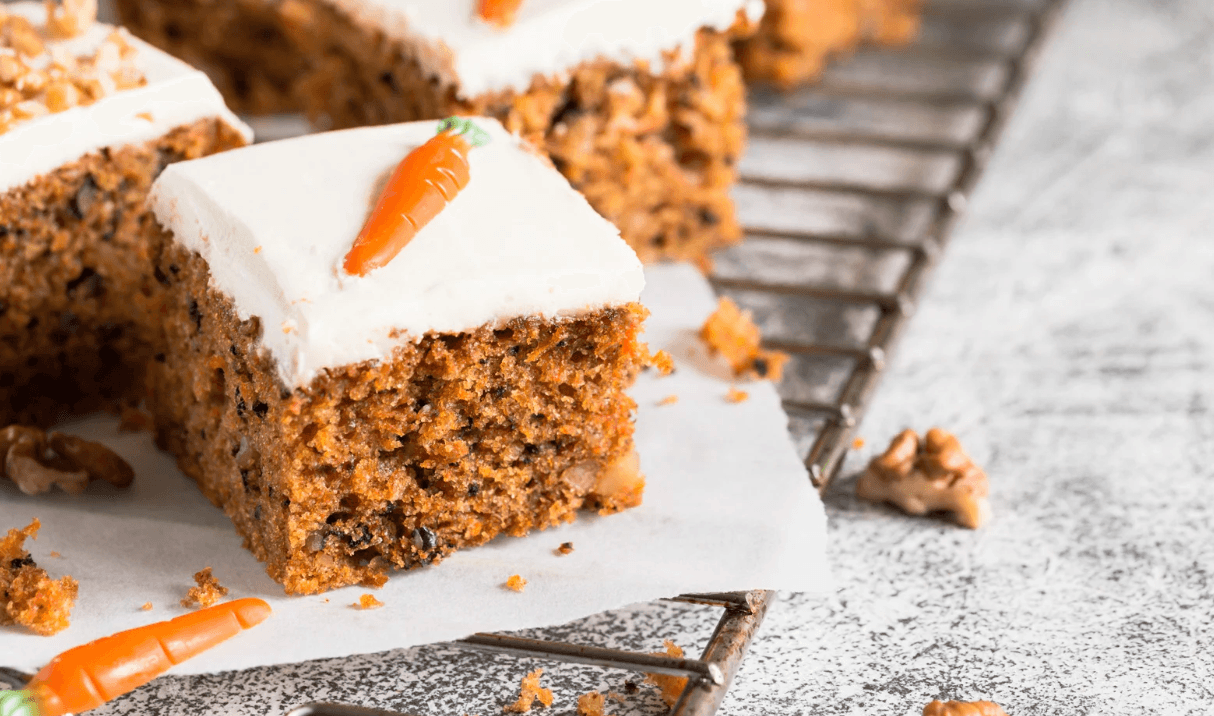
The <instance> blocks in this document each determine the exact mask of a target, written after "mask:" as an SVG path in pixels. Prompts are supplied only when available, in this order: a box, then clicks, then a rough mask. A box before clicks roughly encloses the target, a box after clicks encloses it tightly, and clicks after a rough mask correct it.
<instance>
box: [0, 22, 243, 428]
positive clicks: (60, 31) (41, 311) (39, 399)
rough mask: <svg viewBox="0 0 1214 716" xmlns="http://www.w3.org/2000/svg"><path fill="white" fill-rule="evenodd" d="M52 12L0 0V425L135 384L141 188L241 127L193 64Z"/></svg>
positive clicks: (145, 323) (44, 418)
mask: <svg viewBox="0 0 1214 716" xmlns="http://www.w3.org/2000/svg"><path fill="white" fill-rule="evenodd" d="M67 12H68V11H67V10H66V9H65V8H64V7H62V6H60V7H58V8H57V10H56V14H55V15H54V16H53V17H52V18H51V19H50V22H49V23H48V17H47V11H46V8H45V6H44V5H43V4H42V3H41V2H37V3H35V2H19V3H14V4H8V5H0V426H3V425H7V424H9V423H13V422H22V423H39V424H46V423H49V422H51V421H53V420H54V419H55V418H57V417H59V416H61V415H62V414H64V413H66V412H79V411H82V410H86V409H90V408H95V407H98V406H99V405H101V404H102V402H104V401H111V400H116V399H121V398H126V397H136V398H137V396H138V384H139V377H140V376H141V374H142V369H143V364H144V363H145V362H146V361H147V360H149V359H150V358H151V356H152V355H154V354H155V353H156V352H157V350H159V349H158V348H156V346H157V345H158V344H159V342H160V341H159V339H158V337H157V330H158V329H157V326H158V323H157V320H158V316H156V315H155V313H156V308H155V300H156V299H155V295H154V294H155V287H156V282H155V279H154V278H153V271H152V265H151V261H150V255H151V252H150V249H149V243H148V236H149V233H148V230H149V228H150V218H149V216H148V214H147V212H146V210H145V207H144V204H145V199H146V197H147V191H148V189H149V188H150V187H151V185H152V181H153V179H155V178H156V176H157V175H158V174H159V173H160V171H161V170H162V169H163V168H164V167H165V166H166V165H167V164H170V163H172V162H175V161H178V160H180V159H188V158H193V157H199V156H203V155H205V154H210V153H212V152H216V151H220V150H223V149H227V148H231V147H236V146H241V145H243V144H245V143H246V142H247V141H248V140H249V139H250V138H251V136H250V134H249V131H248V129H247V128H246V127H245V126H244V125H243V124H241V123H240V121H239V120H237V119H236V117H235V116H234V115H233V114H232V113H231V112H229V111H228V110H227V109H226V108H225V107H224V103H223V99H222V98H221V97H220V95H219V93H218V92H217V91H216V90H215V88H214V87H213V86H212V85H211V83H210V81H209V80H208V79H207V77H206V76H205V75H204V74H202V73H201V72H197V71H195V70H193V69H191V68H190V67H189V66H187V65H185V64H183V63H182V62H181V61H179V60H176V59H174V58H172V57H169V56H168V55H166V54H164V53H163V52H161V51H160V50H157V49H154V48H152V47H150V46H149V45H147V44H145V43H143V42H141V41H139V40H136V39H134V38H132V37H130V36H129V35H127V34H125V33H123V32H119V31H116V30H115V29H114V28H112V27H110V26H108V25H103V24H98V23H94V22H92V20H93V18H92V17H90V16H88V15H82V16H79V17H75V16H69V15H68V14H66V13H67Z"/></svg>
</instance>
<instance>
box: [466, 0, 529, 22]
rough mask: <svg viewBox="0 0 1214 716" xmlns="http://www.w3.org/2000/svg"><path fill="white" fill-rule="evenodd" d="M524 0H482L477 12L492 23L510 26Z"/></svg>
mask: <svg viewBox="0 0 1214 716" xmlns="http://www.w3.org/2000/svg"><path fill="white" fill-rule="evenodd" d="M522 4H523V0H480V3H479V5H478V6H477V10H476V14H477V15H478V16H480V18H481V19H482V20H484V21H485V22H487V23H489V24H490V25H497V26H498V27H510V26H511V25H513V24H514V16H515V14H516V13H518V8H519V6H520V5H522Z"/></svg>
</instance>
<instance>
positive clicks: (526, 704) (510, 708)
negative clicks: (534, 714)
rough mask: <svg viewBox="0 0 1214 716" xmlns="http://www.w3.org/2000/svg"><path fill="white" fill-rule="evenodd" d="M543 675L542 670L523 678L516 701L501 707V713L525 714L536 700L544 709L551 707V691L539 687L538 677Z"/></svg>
mask: <svg viewBox="0 0 1214 716" xmlns="http://www.w3.org/2000/svg"><path fill="white" fill-rule="evenodd" d="M543 675H544V670H543V669H536V670H535V671H533V672H531V673H530V674H527V675H526V676H524V677H523V682H522V683H521V684H520V685H519V694H518V700H517V701H515V702H514V703H512V704H509V705H507V706H503V707H502V712H503V713H508V714H525V713H527V712H528V711H530V710H531V707H532V706H533V705H534V704H535V702H536V701H537V700H538V701H539V702H540V705H542V706H544V707H545V708H547V707H549V706H551V705H552V689H545V688H544V687H542V686H540V677H541V676H543Z"/></svg>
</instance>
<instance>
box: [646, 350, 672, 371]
mask: <svg viewBox="0 0 1214 716" xmlns="http://www.w3.org/2000/svg"><path fill="white" fill-rule="evenodd" d="M649 365H650V366H652V367H654V368H657V369H658V373H660V374H662V375H664V376H666V375H670V374H671V373H673V372H674V356H672V355H670V353H668V352H666V351H658V352H657V353H654V354H653V355H651V356H649Z"/></svg>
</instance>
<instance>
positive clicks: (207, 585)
mask: <svg viewBox="0 0 1214 716" xmlns="http://www.w3.org/2000/svg"><path fill="white" fill-rule="evenodd" d="M194 585H195V586H193V587H190V591H189V592H187V593H186V595H185V599H182V600H181V606H183V607H188V608H194V609H204V608H206V607H212V606H215V605H216V604H218V603H219V600H220V599H222V598H223V597H226V596H227V595H228V588H227V587H225V586H223V585H222V584H220V583H219V580H218V579H215V575H213V574H211V568H210V567H207V568H205V569H203V570H202V571H201V572H196V573H195V574H194Z"/></svg>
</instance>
